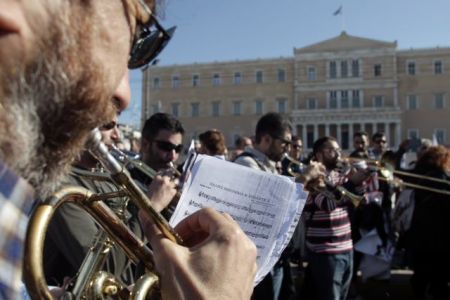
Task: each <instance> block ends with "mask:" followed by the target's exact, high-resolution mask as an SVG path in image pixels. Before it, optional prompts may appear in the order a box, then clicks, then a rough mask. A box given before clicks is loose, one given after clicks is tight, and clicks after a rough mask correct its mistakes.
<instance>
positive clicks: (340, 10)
mask: <svg viewBox="0 0 450 300" xmlns="http://www.w3.org/2000/svg"><path fill="white" fill-rule="evenodd" d="M340 14H342V5H341V6H339V8H338V9H337V10H336V11H335V12H334V13H333V16H337V15H340Z"/></svg>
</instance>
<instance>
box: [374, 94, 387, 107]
mask: <svg viewBox="0 0 450 300" xmlns="http://www.w3.org/2000/svg"><path fill="white" fill-rule="evenodd" d="M373 106H374V107H376V108H380V107H383V106H384V98H383V96H375V97H373Z"/></svg>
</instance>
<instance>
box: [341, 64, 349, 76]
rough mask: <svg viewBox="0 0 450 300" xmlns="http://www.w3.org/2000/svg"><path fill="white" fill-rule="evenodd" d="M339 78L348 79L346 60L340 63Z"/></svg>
mask: <svg viewBox="0 0 450 300" xmlns="http://www.w3.org/2000/svg"><path fill="white" fill-rule="evenodd" d="M341 77H342V78H346V77H348V65H347V61H346V60H343V61H341Z"/></svg>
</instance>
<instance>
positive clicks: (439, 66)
mask: <svg viewBox="0 0 450 300" xmlns="http://www.w3.org/2000/svg"><path fill="white" fill-rule="evenodd" d="M434 74H442V61H440V60H436V61H435V62H434Z"/></svg>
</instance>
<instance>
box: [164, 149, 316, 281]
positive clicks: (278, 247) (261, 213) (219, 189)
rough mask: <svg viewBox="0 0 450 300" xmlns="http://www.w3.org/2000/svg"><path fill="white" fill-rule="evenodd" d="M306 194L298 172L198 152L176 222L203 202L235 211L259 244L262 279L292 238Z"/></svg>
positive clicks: (174, 220)
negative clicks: (285, 173)
mask: <svg viewBox="0 0 450 300" xmlns="http://www.w3.org/2000/svg"><path fill="white" fill-rule="evenodd" d="M306 196H307V193H306V192H305V191H304V190H303V186H302V185H301V184H297V183H295V182H294V181H293V179H292V178H289V177H286V176H281V175H274V174H270V173H267V172H262V171H260V170H254V169H251V168H248V167H244V166H241V165H238V164H234V163H231V162H227V161H224V160H220V159H217V158H214V157H211V156H205V155H198V156H197V158H196V160H195V162H194V164H193V166H192V169H191V173H190V174H189V176H187V179H186V182H185V183H184V185H183V192H182V195H181V198H180V201H179V203H178V206H177V208H176V210H175V212H174V214H173V215H172V218H171V220H170V224H171V225H172V226H175V225H176V224H178V222H180V221H181V220H182V219H184V218H185V217H186V216H187V215H190V214H192V213H194V212H195V211H197V210H199V209H201V208H203V207H213V208H215V209H216V210H217V211H220V212H226V213H228V214H229V215H231V216H232V217H233V219H234V220H235V221H236V222H237V223H239V225H240V226H241V228H242V230H243V231H244V232H245V233H246V234H247V236H248V237H249V238H250V239H251V240H252V241H253V242H254V243H255V245H256V247H257V249H258V255H257V264H258V271H257V275H256V279H255V284H256V283H258V282H259V281H260V280H262V279H263V278H264V276H265V275H266V274H267V273H268V272H269V271H270V270H271V269H272V267H273V265H274V264H275V263H276V262H277V260H278V258H279V256H280V255H281V253H282V251H283V250H284V248H285V247H286V246H287V244H288V243H289V240H290V239H291V237H292V233H293V232H294V229H295V226H296V225H297V222H298V220H299V218H300V214H301V211H302V209H303V206H304V204H305V201H306Z"/></svg>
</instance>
